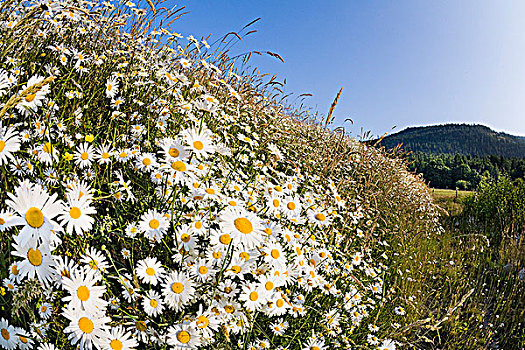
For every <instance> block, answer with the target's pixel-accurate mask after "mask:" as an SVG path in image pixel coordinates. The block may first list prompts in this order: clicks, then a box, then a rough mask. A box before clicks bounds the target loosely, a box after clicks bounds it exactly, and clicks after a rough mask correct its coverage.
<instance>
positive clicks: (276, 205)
mask: <svg viewBox="0 0 525 350" xmlns="http://www.w3.org/2000/svg"><path fill="white" fill-rule="evenodd" d="M272 204H273V206H274V207H275V208H278V207H279V200H278V199H274V200H273V201H272Z"/></svg>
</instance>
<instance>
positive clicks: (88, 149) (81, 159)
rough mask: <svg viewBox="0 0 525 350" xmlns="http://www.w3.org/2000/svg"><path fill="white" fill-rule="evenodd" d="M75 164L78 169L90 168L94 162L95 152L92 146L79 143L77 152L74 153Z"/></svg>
mask: <svg viewBox="0 0 525 350" xmlns="http://www.w3.org/2000/svg"><path fill="white" fill-rule="evenodd" d="M74 157H75V163H76V164H77V165H78V166H80V168H86V167H89V166H91V164H92V163H93V161H94V160H95V151H94V149H93V146H92V145H91V144H89V143H87V142H84V143H81V144H80V145H79V146H78V149H77V151H76V152H75V155H74Z"/></svg>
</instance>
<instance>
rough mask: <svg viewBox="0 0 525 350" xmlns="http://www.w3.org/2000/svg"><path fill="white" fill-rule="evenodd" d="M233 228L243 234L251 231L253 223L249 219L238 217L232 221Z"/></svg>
mask: <svg viewBox="0 0 525 350" xmlns="http://www.w3.org/2000/svg"><path fill="white" fill-rule="evenodd" d="M234 225H235V228H236V229H237V230H239V231H240V232H242V233H244V234H245V235H247V234H249V233H251V232H252V231H253V225H252V223H251V221H250V220H248V219H246V218H238V219H235V221H234Z"/></svg>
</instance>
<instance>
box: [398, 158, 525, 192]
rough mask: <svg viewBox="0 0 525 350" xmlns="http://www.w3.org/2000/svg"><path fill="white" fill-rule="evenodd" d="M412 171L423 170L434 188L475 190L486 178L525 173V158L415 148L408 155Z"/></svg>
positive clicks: (422, 172) (419, 171) (517, 176)
mask: <svg viewBox="0 0 525 350" xmlns="http://www.w3.org/2000/svg"><path fill="white" fill-rule="evenodd" d="M405 157H406V159H407V161H408V162H409V168H410V170H412V171H415V172H417V173H421V174H423V177H424V178H425V179H426V180H427V181H428V183H429V185H430V186H431V187H434V188H449V189H455V188H456V187H457V188H459V189H465V190H474V189H476V188H477V187H478V186H479V184H480V183H481V182H482V181H483V179H497V178H498V177H500V176H502V175H507V176H509V177H510V178H511V179H517V178H522V177H525V159H523V158H506V157H502V156H483V157H476V156H468V155H461V154H456V155H450V154H439V155H435V154H428V153H422V152H414V153H410V154H407V155H405Z"/></svg>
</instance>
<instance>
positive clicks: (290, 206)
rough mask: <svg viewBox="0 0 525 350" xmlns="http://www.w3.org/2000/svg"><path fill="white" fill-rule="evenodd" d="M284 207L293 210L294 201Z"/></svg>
mask: <svg viewBox="0 0 525 350" xmlns="http://www.w3.org/2000/svg"><path fill="white" fill-rule="evenodd" d="M286 207H287V208H288V209H289V210H295V203H294V202H290V203H288V204H287V205H286Z"/></svg>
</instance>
